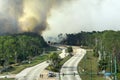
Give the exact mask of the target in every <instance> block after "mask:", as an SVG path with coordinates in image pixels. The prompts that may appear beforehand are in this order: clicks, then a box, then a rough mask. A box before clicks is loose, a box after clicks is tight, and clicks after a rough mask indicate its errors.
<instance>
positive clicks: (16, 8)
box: [0, 0, 120, 38]
mask: <svg viewBox="0 0 120 80" xmlns="http://www.w3.org/2000/svg"><path fill="white" fill-rule="evenodd" d="M103 30H120V0H0V34H5V33H10V34H14V33H23V32H35V33H38V34H40V35H43V36H44V37H45V38H46V37H54V36H57V35H58V34H60V33H78V32H80V31H103Z"/></svg>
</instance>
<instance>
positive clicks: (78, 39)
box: [61, 30, 120, 70]
mask: <svg viewBox="0 0 120 80" xmlns="http://www.w3.org/2000/svg"><path fill="white" fill-rule="evenodd" d="M61 43H62V44H67V45H77V46H81V47H82V46H87V47H89V48H93V51H94V56H95V57H99V56H100V55H101V59H100V60H99V62H98V63H99V64H98V68H99V70H107V68H108V65H109V64H114V63H111V60H112V61H113V59H114V57H117V67H119V66H120V31H113V30H106V31H101V32H100V31H93V32H84V31H81V32H80V33H73V34H66V38H65V39H63V40H62V41H61Z"/></svg>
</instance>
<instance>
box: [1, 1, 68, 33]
mask: <svg viewBox="0 0 120 80" xmlns="http://www.w3.org/2000/svg"><path fill="white" fill-rule="evenodd" d="M65 1H67V0H0V33H2V34H3V33H20V32H27V31H28V32H37V33H42V31H44V30H45V29H46V28H47V26H48V24H47V18H48V17H49V16H50V11H51V9H53V8H55V7H58V6H60V5H61V4H63V2H65Z"/></svg>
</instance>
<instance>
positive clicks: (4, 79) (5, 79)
mask: <svg viewBox="0 0 120 80" xmlns="http://www.w3.org/2000/svg"><path fill="white" fill-rule="evenodd" d="M0 80H15V79H12V78H11V79H8V78H3V79H0Z"/></svg>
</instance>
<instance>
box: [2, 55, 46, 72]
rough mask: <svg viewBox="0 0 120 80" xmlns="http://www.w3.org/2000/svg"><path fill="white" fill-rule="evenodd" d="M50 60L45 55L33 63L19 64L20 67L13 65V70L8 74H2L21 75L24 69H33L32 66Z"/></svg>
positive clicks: (36, 58) (38, 57)
mask: <svg viewBox="0 0 120 80" xmlns="http://www.w3.org/2000/svg"><path fill="white" fill-rule="evenodd" d="M47 59H48V55H43V56H37V57H35V59H34V60H32V61H31V63H30V64H29V63H25V64H19V65H13V69H11V70H9V71H7V72H3V73H2V74H8V73H11V74H17V73H19V72H20V71H22V70H23V69H25V68H27V67H32V66H35V65H37V64H39V63H41V62H43V61H45V60H47Z"/></svg>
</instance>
